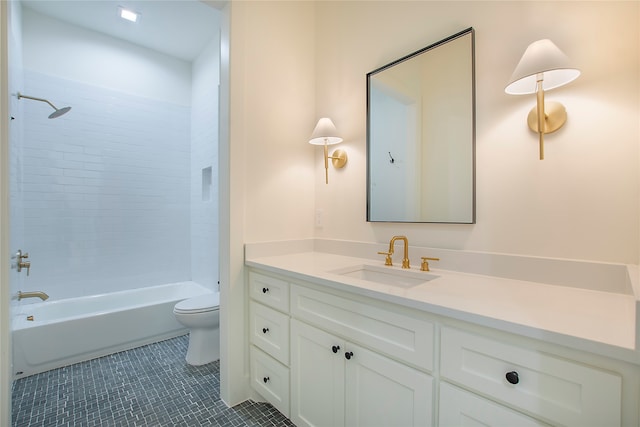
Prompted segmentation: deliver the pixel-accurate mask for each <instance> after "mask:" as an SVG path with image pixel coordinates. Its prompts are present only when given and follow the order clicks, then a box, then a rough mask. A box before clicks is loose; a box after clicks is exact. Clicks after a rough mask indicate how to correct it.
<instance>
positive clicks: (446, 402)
mask: <svg viewBox="0 0 640 427" xmlns="http://www.w3.org/2000/svg"><path fill="white" fill-rule="evenodd" d="M439 425H440V427H491V426H495V427H501V426H518V427H541V426H547V424H543V423H541V422H539V421H536V420H534V419H533V418H529V417H527V416H525V415H523V414H520V413H518V412H516V411H512V410H511V409H508V408H505V407H504V406H501V405H498V404H497V403H495V402H491V401H489V400H486V399H484V398H482V397H480V396H477V395H475V394H473V393H470V392H468V391H464V390H461V389H459V388H457V387H454V386H452V385H450V384H447V383H445V382H441V383H440V422H439Z"/></svg>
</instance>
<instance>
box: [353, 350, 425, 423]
mask: <svg viewBox="0 0 640 427" xmlns="http://www.w3.org/2000/svg"><path fill="white" fill-rule="evenodd" d="M346 345H347V348H346V353H348V355H349V359H345V360H346V364H345V366H346V368H345V371H346V384H345V390H346V391H345V398H346V406H345V408H346V409H345V411H346V425H347V426H349V427H356V426H362V427H376V426H379V427H389V426H395V427H413V426H416V427H417V426H420V427H425V426H431V425H433V410H432V408H433V403H432V402H433V379H432V378H431V376H429V375H427V374H425V373H423V372H420V371H417V370H415V369H412V368H409V367H407V366H405V365H403V364H401V363H398V362H396V361H394V360H391V359H389V358H387V357H385V356H381V355H379V354H377V353H374V352H372V351H370V350H367V349H364V348H362V347H359V346H357V345H354V344H351V343H347V344H346ZM343 354H344V353H343Z"/></svg>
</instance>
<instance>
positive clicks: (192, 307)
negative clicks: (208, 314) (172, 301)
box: [174, 292, 220, 313]
mask: <svg viewBox="0 0 640 427" xmlns="http://www.w3.org/2000/svg"><path fill="white" fill-rule="evenodd" d="M219 306H220V294H219V293H217V292H213V293H210V294H204V295H199V296H197V297H193V298H189V299H186V300H184V301H180V302H179V303H177V304H176V305H175V307H174V310H175V311H179V312H183V313H185V312H188V313H202V312H204V311H213V310H217V309H218V308H219Z"/></svg>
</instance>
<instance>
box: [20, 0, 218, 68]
mask: <svg viewBox="0 0 640 427" xmlns="http://www.w3.org/2000/svg"><path fill="white" fill-rule="evenodd" d="M22 4H23V5H24V6H25V7H27V8H29V9H32V10H35V11H37V12H40V13H42V14H45V15H49V16H51V17H53V18H56V19H59V20H61V21H65V22H68V23H71V24H74V25H77V26H80V27H83V28H87V29H90V30H94V31H98V32H101V33H104V34H107V35H110V36H112V37H116V38H119V39H123V40H126V41H129V42H131V43H135V44H138V45H141V46H144V47H146V48H149V49H153V50H155V51H158V52H162V53H164V54H167V55H170V56H173V57H176V58H179V59H182V60H185V61H189V62H191V61H193V60H194V59H195V58H196V57H197V56H198V55H199V54H200V53H201V52H202V49H203V48H204V47H205V46H206V45H207V44H208V43H209V42H210V41H211V39H212V38H213V37H214V36H215V35H217V34H218V32H219V31H220V18H219V17H220V11H219V10H217V9H215V8H214V7H213V6H210V5H207V4H205V3H203V2H201V1H197V0H121V1H113V0H22ZM119 7H124V8H126V9H130V10H133V11H135V12H137V13H139V14H140V18H139V19H138V22H136V23H133V22H128V21H125V20H124V19H122V18H120V16H119V15H118V8H119Z"/></svg>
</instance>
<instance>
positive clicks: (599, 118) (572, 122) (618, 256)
mask: <svg viewBox="0 0 640 427" xmlns="http://www.w3.org/2000/svg"><path fill="white" fill-rule="evenodd" d="M639 7H640V3H639V2H537V1H536V2H524V1H522V2H521V1H515V2H482V1H472V2H429V1H424V2H391V1H389V2H367V1H353V2H348V1H347V2H318V3H317V20H318V21H317V36H316V37H317V48H316V64H317V67H316V76H317V79H316V85H317V86H316V113H318V114H323V115H324V114H326V115H328V116H330V117H333V118H334V121H335V122H336V125H337V126H338V127H339V129H340V130H341V132H342V135H343V137H344V139H345V142H344V143H343V144H342V145H343V146H342V147H341V148H343V149H346V150H347V151H348V154H349V164H348V165H347V167H346V168H345V169H344V170H342V171H335V170H331V171H330V173H331V174H332V177H331V181H330V183H329V185H328V186H325V185H324V183H323V182H322V181H321V180H320V179H319V177H320V176H321V174H322V173H323V172H322V169H321V165H320V162H319V161H317V164H316V171H315V175H316V177H318V179H317V180H316V206H317V207H318V208H319V209H322V210H323V211H324V212H325V217H324V219H325V224H324V227H323V228H322V229H321V230H317V232H316V233H315V236H316V237H322V238H336V239H347V240H358V241H376V242H387V241H388V240H389V238H390V237H391V236H393V235H395V234H406V235H407V236H408V237H409V241H410V243H411V244H415V245H423V246H433V247H443V248H456V249H468V250H480V251H491V252H504V253H518V254H529V255H538V256H549V257H561V258H576V259H588V260H598V261H612V262H624V263H636V262H638V259H639V249H638V246H639V240H638V238H637V236H638V232H639V229H638V226H639V225H638V218H639V216H640V210H639V188H640V187H639V184H638V183H639V178H638V175H639V174H638V171H639V162H638V145H639V144H638V141H639V139H640V131H639V129H638V116H639V114H640V101H639V96H638V87H639V80H640V78H639V75H640V72H639V68H640V65H639V63H640V58H639V57H640V43H639V37H638V32H639V28H640V25H639V18H638V17H639V14H638V8H639ZM382 23H384V24H382ZM469 26H473V27H474V28H475V30H476V67H477V68H476V83H477V90H476V95H477V159H476V165H477V224H475V225H435V224H413V225H400V224H370V223H367V222H366V221H365V213H366V210H365V209H366V195H365V194H366V191H365V188H366V176H365V174H366V172H365V171H366V169H365V168H366V165H365V138H366V134H365V132H366V129H365V126H366V123H365V117H366V115H365V111H366V105H365V99H366V86H365V75H366V73H367V72H369V71H372V70H374V69H376V68H378V67H380V66H382V65H384V64H386V63H388V62H390V61H392V60H394V59H396V58H398V57H401V56H403V55H405V54H407V53H410V52H412V51H415V50H417V49H419V48H421V47H424V46H426V45H428V44H430V43H432V42H435V41H437V40H439V39H441V38H444V37H445V36H447V35H450V34H453V33H455V32H457V31H459V30H462V29H464V28H466V27H469ZM541 38H550V39H552V40H553V41H554V42H555V43H556V44H557V45H558V46H559V47H560V48H561V49H563V50H564V51H565V52H566V53H567V55H569V56H570V58H571V59H572V60H573V61H574V63H575V64H576V66H577V67H578V68H580V69H581V70H582V76H581V77H580V78H579V79H578V80H576V81H575V82H573V83H571V84H570V85H567V86H565V87H563V88H559V89H556V90H554V91H551V92H547V94H546V99H547V100H548V101H560V102H562V103H563V104H564V105H565V106H566V108H567V111H568V115H569V118H568V121H567V124H566V125H565V126H564V128H563V129H561V130H560V131H558V132H557V133H555V134H552V135H548V136H547V138H546V141H547V143H546V159H545V160H543V161H540V160H538V152H537V150H538V147H537V135H536V134H534V133H533V132H531V131H530V130H529V129H528V127H527V125H526V116H527V114H528V111H529V110H530V109H531V108H532V107H533V106H534V105H535V99H534V97H533V96H510V95H507V94H505V93H504V87H505V85H506V83H507V81H508V79H509V77H510V75H511V73H512V71H513V69H514V68H515V65H516V64H517V62H518V60H519V59H520V57H521V55H522V53H523V52H524V50H525V48H526V47H527V45H528V44H529V43H531V42H532V41H535V40H538V39H541ZM316 160H317V159H316Z"/></svg>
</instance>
